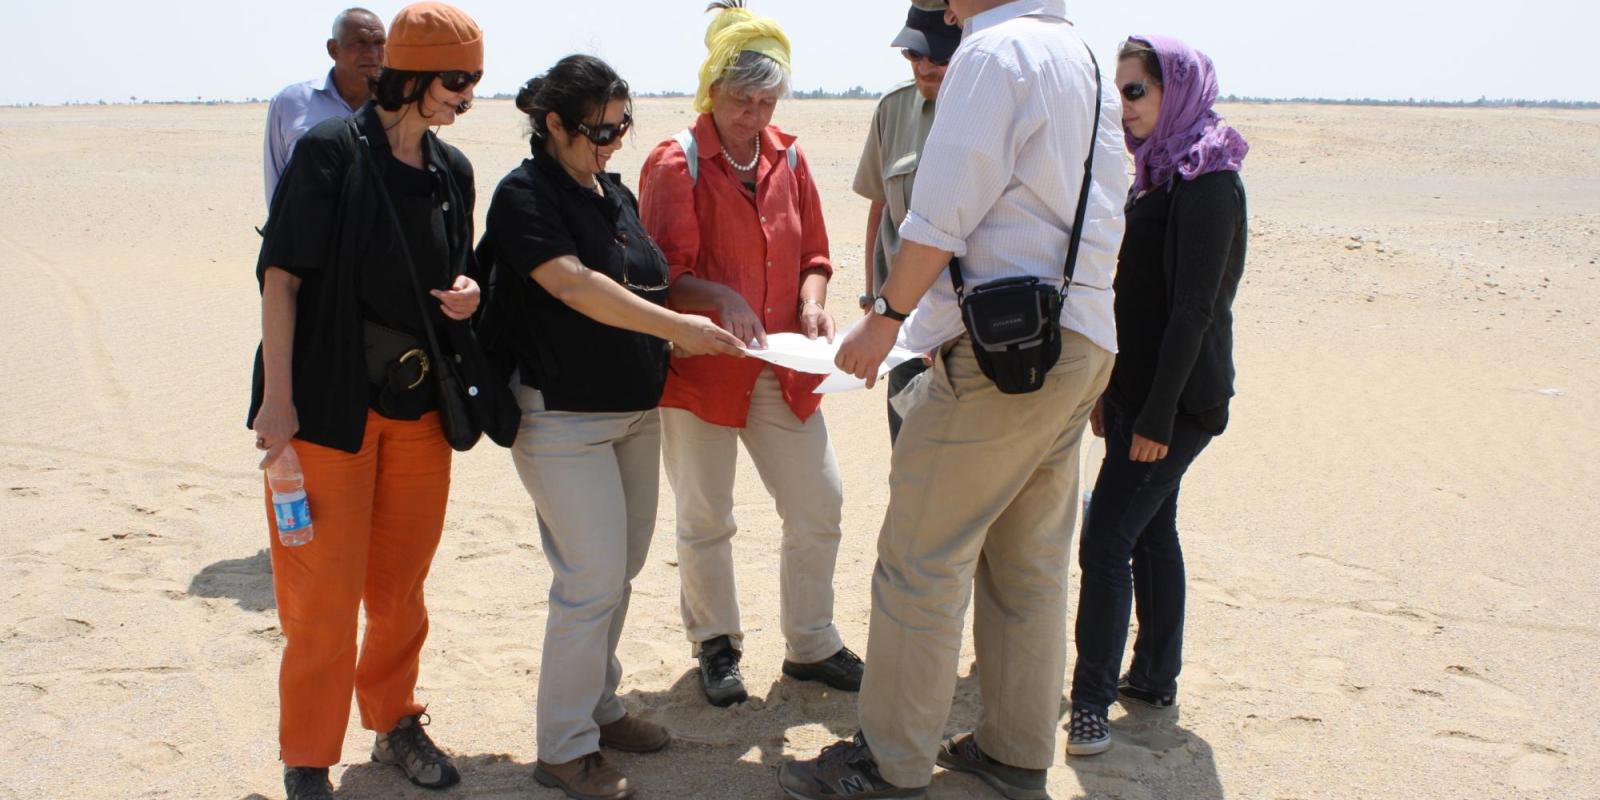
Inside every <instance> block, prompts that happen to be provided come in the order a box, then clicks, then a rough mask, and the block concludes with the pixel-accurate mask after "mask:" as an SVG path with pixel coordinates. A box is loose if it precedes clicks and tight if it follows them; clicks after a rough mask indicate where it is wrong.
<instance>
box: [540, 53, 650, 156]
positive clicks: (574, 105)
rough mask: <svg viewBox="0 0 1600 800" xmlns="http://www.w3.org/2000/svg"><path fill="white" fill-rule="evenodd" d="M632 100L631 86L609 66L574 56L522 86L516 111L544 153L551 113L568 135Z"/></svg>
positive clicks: (559, 62)
mask: <svg viewBox="0 0 1600 800" xmlns="http://www.w3.org/2000/svg"><path fill="white" fill-rule="evenodd" d="M631 99H632V95H631V94H630V92H629V90H628V82H627V81H625V80H623V79H622V78H621V77H620V76H619V75H617V71H616V70H614V69H612V68H611V65H610V64H607V63H606V62H604V61H601V60H600V59H598V58H595V57H594V56H586V55H571V56H567V57H566V58H563V59H561V60H560V61H557V62H556V65H555V66H553V67H551V68H550V70H549V71H548V72H546V73H544V74H543V75H540V76H538V77H535V78H533V79H531V80H529V81H528V82H527V83H525V84H523V85H522V89H520V90H519V91H518V92H517V110H518V111H521V112H522V113H524V114H527V115H528V124H529V125H530V126H531V127H532V129H533V146H534V148H535V149H542V148H543V147H544V144H545V142H547V141H549V139H550V127H549V120H548V116H549V114H550V113H551V112H555V114H556V116H557V117H560V118H561V122H562V124H563V125H564V126H565V127H566V129H567V130H568V131H569V132H576V129H577V126H578V125H579V124H582V123H584V122H585V121H586V120H587V119H588V118H589V117H592V116H594V114H595V113H596V112H597V111H601V110H603V109H604V108H605V106H606V103H609V102H611V101H612V100H623V101H629V100H631ZM630 113H631V108H630Z"/></svg>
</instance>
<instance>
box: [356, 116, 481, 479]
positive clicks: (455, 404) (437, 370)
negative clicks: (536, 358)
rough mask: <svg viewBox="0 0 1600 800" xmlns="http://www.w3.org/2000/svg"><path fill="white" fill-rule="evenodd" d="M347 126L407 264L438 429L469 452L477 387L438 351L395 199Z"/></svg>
mask: <svg viewBox="0 0 1600 800" xmlns="http://www.w3.org/2000/svg"><path fill="white" fill-rule="evenodd" d="M349 125H350V133H351V135H353V136H355V138H356V149H357V150H359V151H361V160H362V163H364V164H365V165H366V167H367V171H368V172H370V173H372V180H373V182H374V183H376V184H377V186H378V194H379V195H380V196H382V197H383V206H384V208H385V209H387V210H388V212H389V221H390V222H391V223H393V224H394V229H395V233H396V235H398V236H400V237H401V239H402V244H401V247H400V255H401V258H402V259H403V260H404V261H405V262H406V272H407V273H409V274H410V275H411V286H412V289H413V291H412V295H413V296H414V297H416V299H417V310H418V312H420V314H421V316H422V330H423V331H424V332H425V333H426V334H427V336H428V350H429V352H431V353H432V354H433V358H432V359H431V361H430V362H429V363H431V365H432V370H433V372H434V374H435V381H434V382H435V385H436V386H438V389H439V425H440V427H442V428H443V429H444V438H445V441H447V442H449V443H450V447H451V448H453V449H455V450H460V451H467V450H471V449H472V446H473V445H475V444H477V443H478V439H479V438H480V437H481V436H483V427H482V426H481V425H480V424H479V423H478V421H477V420H476V419H475V418H474V417H473V413H472V409H471V407H470V406H469V404H468V398H469V397H477V396H478V394H479V389H478V387H477V386H467V387H463V386H462V385H461V376H460V375H459V374H458V372H457V369H456V363H457V359H453V358H448V357H446V354H445V352H444V350H443V349H441V348H440V347H439V337H438V335H437V334H435V333H434V331H433V320H432V310H431V309H429V308H428V304H427V302H426V301H424V300H423V299H422V297H423V287H422V281H421V280H420V279H419V278H418V277H417V265H416V264H415V263H413V262H412V260H411V249H410V248H409V247H406V246H405V245H404V241H403V240H404V238H405V229H404V226H403V225H402V224H401V222H400V212H398V211H396V210H395V207H394V198H391V197H390V196H389V191H388V188H387V187H386V186H385V185H384V181H383V174H382V173H381V172H379V171H378V165H377V164H376V163H374V162H373V160H372V152H371V150H370V145H369V144H368V142H367V137H366V136H364V135H362V134H361V132H360V131H359V130H358V129H356V126H355V123H354V122H353V121H351V122H349Z"/></svg>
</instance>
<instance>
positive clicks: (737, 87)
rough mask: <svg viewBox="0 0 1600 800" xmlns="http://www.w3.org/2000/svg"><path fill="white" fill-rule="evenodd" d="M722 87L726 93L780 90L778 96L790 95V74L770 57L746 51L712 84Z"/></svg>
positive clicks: (725, 68) (724, 69)
mask: <svg viewBox="0 0 1600 800" xmlns="http://www.w3.org/2000/svg"><path fill="white" fill-rule="evenodd" d="M711 85H712V86H721V87H722V90H723V91H725V92H741V93H745V94H749V93H751V92H767V91H772V90H773V89H776V90H778V96H779V97H783V96H785V95H788V94H789V72H788V70H785V69H784V68H783V65H782V64H779V63H778V62H777V61H774V60H773V59H772V58H771V57H770V56H765V55H762V54H761V53H757V52H756V51H754V50H745V51H742V52H740V53H739V57H738V58H736V59H734V60H733V63H732V64H729V65H728V66H726V67H724V68H723V70H722V75H721V76H719V77H718V78H717V79H716V80H715V81H714V82H712V84H711Z"/></svg>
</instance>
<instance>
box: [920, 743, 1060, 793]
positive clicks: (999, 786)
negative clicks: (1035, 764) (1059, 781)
mask: <svg viewBox="0 0 1600 800" xmlns="http://www.w3.org/2000/svg"><path fill="white" fill-rule="evenodd" d="M936 760H937V762H938V764H939V766H941V767H944V768H945V769H948V770H954V771H956V772H965V773H967V774H969V775H976V776H978V777H979V778H981V779H983V782H984V783H987V784H989V785H990V786H992V787H994V789H995V791H997V792H999V793H1001V794H1003V795H1005V796H1006V797H1009V798H1011V800H1049V798H1050V792H1049V791H1047V790H1046V789H1045V782H1046V780H1047V779H1048V777H1049V770H1043V769H1024V768H1022V767H1013V766H1011V765H1010V764H1002V763H1000V762H999V761H996V760H994V759H992V758H990V757H989V755H988V754H987V753H984V752H983V750H981V749H979V747H978V737H976V736H974V735H972V734H970V733H967V734H963V735H961V736H955V737H952V738H949V739H946V740H944V745H943V746H941V747H940V748H939V756H938V758H937V759H936Z"/></svg>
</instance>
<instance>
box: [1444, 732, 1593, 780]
mask: <svg viewBox="0 0 1600 800" xmlns="http://www.w3.org/2000/svg"><path fill="white" fill-rule="evenodd" d="M1433 742H1434V744H1435V745H1437V746H1439V747H1443V748H1445V749H1447V750H1456V751H1459V752H1463V753H1467V754H1469V755H1471V756H1473V757H1475V758H1480V759H1493V760H1496V761H1499V762H1501V763H1503V764H1505V769H1504V770H1503V771H1502V773H1501V774H1502V775H1504V776H1505V779H1506V781H1507V782H1509V783H1510V784H1511V785H1512V786H1514V787H1516V788H1517V789H1519V790H1522V791H1526V792H1531V791H1540V790H1548V789H1553V788H1555V787H1556V782H1557V776H1556V773H1557V771H1559V770H1560V769H1561V767H1563V766H1564V765H1565V764H1566V762H1567V754H1566V753H1563V752H1562V751H1560V750H1557V749H1555V748H1553V747H1549V746H1547V745H1542V744H1537V743H1534V742H1524V743H1521V744H1515V743H1511V742H1501V741H1497V740H1494V739H1490V738H1488V737H1486V736H1479V735H1477V734H1474V733H1469V732H1467V731H1458V730H1447V731H1439V732H1437V733H1435V734H1434V735H1433Z"/></svg>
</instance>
